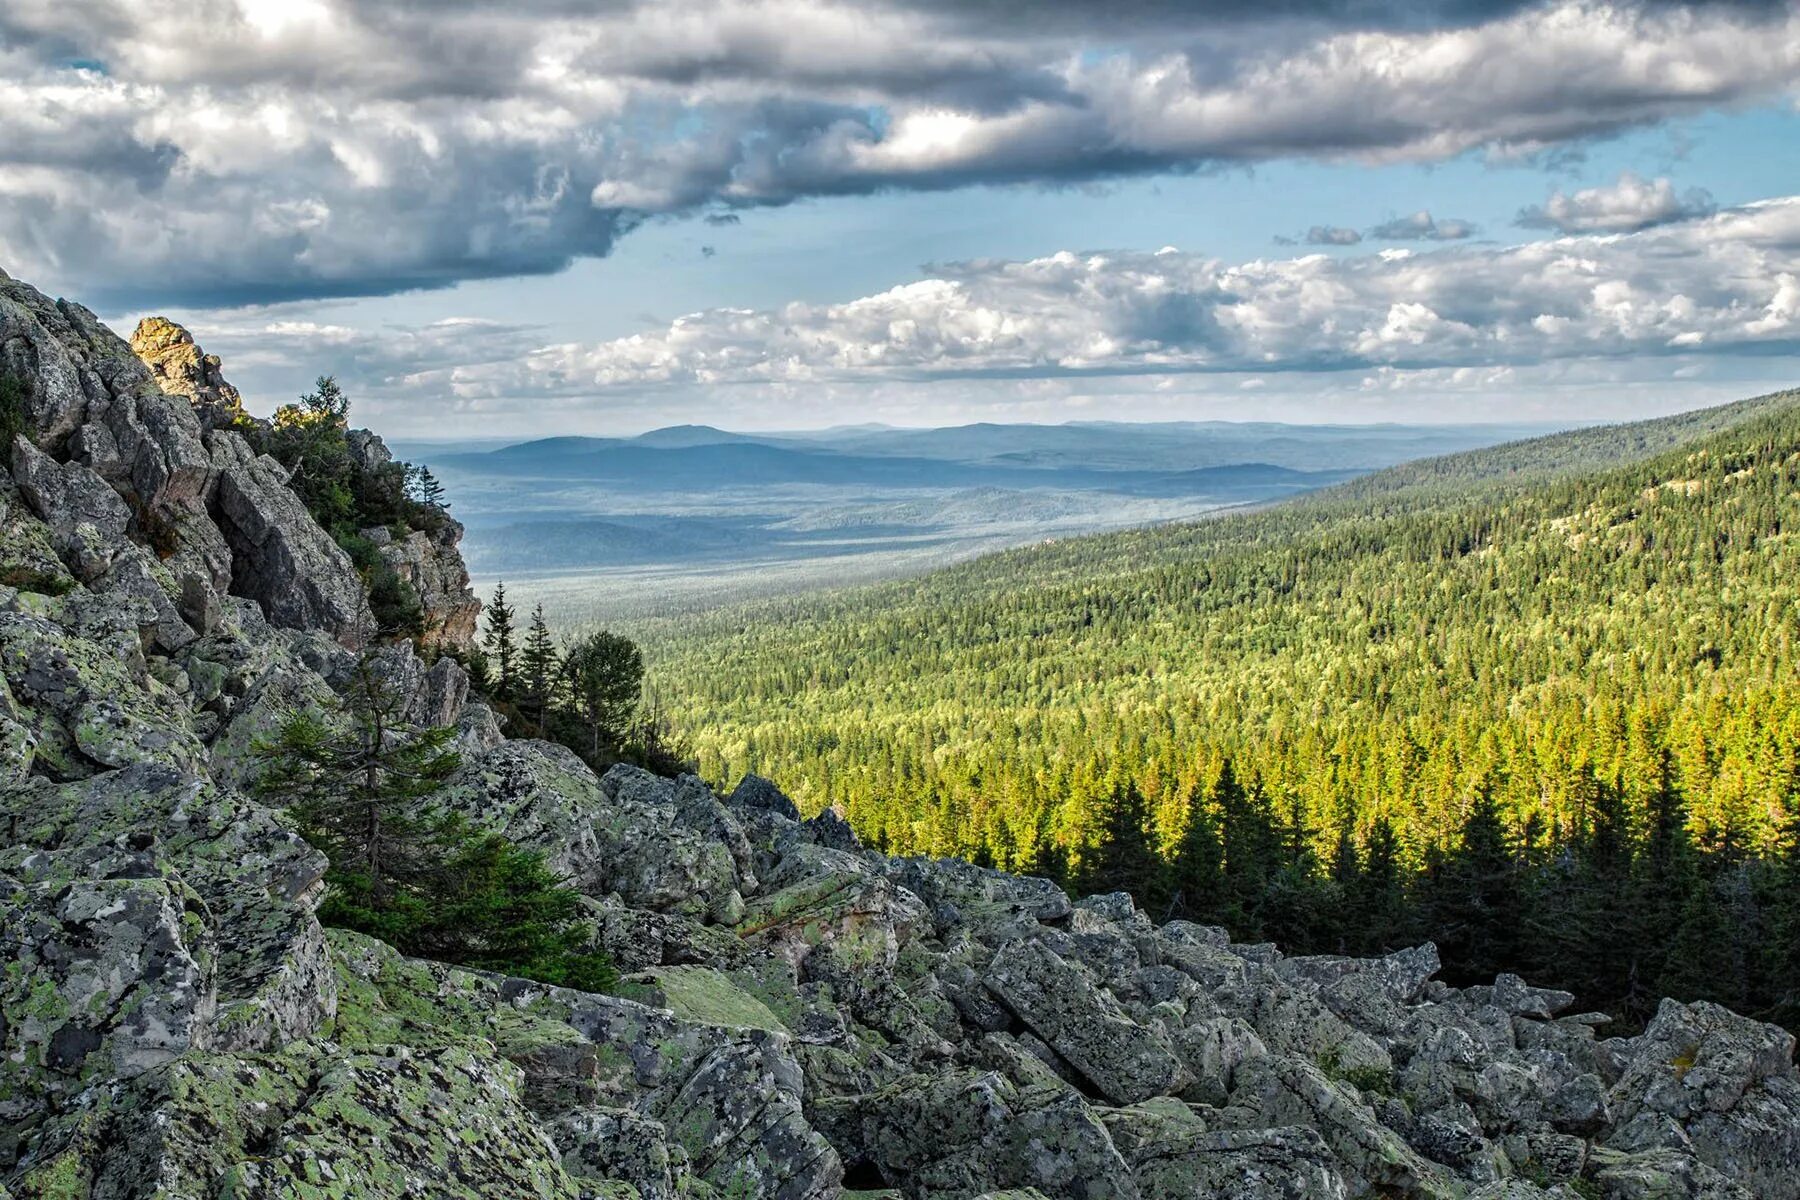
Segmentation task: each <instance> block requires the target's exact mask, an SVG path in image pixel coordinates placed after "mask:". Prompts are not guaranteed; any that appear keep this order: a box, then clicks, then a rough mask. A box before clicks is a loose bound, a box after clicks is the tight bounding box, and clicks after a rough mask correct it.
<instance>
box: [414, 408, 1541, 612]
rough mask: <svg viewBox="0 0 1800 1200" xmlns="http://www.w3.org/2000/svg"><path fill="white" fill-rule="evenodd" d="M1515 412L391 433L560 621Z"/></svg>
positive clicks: (1262, 485) (1437, 437)
mask: <svg viewBox="0 0 1800 1200" xmlns="http://www.w3.org/2000/svg"><path fill="white" fill-rule="evenodd" d="M1541 432H1544V429H1543V427H1541V426H1529V425H1466V426H1446V427H1433V426H1406V425H1368V426H1357V425H1319V426H1305V425H1279V424H1269V423H1253V422H1252V423H1232V422H1178V423H1164V424H1128V423H1112V422H1089V423H1072V424H1065V425H1003V424H978V425H969V426H961V427H956V428H945V429H899V428H889V427H868V426H857V427H848V428H842V429H834V430H824V431H810V432H804V433H785V434H784V433H775V434H740V433H732V432H728V431H725V430H720V429H714V428H711V427H707V426H680V427H672V428H667V429H659V430H654V431H652V432H650V433H646V434H641V435H638V436H636V437H631V438H587V437H558V438H549V439H543V440H539V441H534V442H526V443H522V444H518V445H512V446H504V447H499V448H494V447H491V446H473V447H472V446H464V445H458V444H454V443H452V444H435V445H434V444H431V443H413V442H405V441H400V442H396V446H395V448H396V450H397V452H399V453H400V454H402V455H403V456H404V457H407V458H410V459H412V460H414V461H418V462H423V463H426V464H428V465H429V466H430V467H431V468H432V470H433V471H434V472H435V473H436V474H437V475H438V477H439V478H441V479H442V480H443V481H444V483H445V485H446V486H447V487H448V488H449V489H450V490H451V492H452V493H453V494H454V496H455V498H456V499H455V514H456V516H457V517H458V519H459V520H461V521H462V522H463V524H464V525H465V526H466V528H467V535H466V538H465V541H464V544H463V550H464V554H465V555H466V557H467V558H468V561H469V565H470V569H471V570H472V571H473V572H474V574H475V576H476V579H477V581H478V583H479V584H482V585H484V586H491V584H492V583H493V582H495V581H498V580H505V581H506V582H507V584H508V586H509V589H510V590H511V591H512V593H513V594H514V596H515V597H517V598H518V599H519V600H521V601H522V602H524V603H526V604H527V605H531V604H535V603H537V602H539V601H541V602H543V603H544V605H545V608H546V612H547V613H548V614H549V616H550V618H551V620H552V622H553V623H554V624H556V625H559V626H562V627H565V628H567V627H575V626H582V625H588V624H604V623H608V622H619V621H630V620H634V619H638V618H644V617H654V616H667V615H671V614H674V613H680V612H692V611H699V610H703V609H705V608H708V607H711V606H715V605H719V604H724V603H737V602H741V601H743V600H746V599H752V598H757V597H766V596H778V595H784V594H791V593H795V592H802V591H811V590H818V589H821V588H828V587H833V586H842V585H845V584H852V583H872V582H878V581H880V580H884V579H891V578H897V577H902V576H909V575H916V574H919V573H922V572H924V571H927V570H930V569H932V568H934V567H940V566H944V565H948V564H951V563H956V562H961V561H965V560H967V559H971V558H974V557H976V556H978V555H981V554H984V553H988V552H991V551H995V550H1000V549H1005V548H1008V547H1011V546H1018V545H1023V544H1027V543H1031V542H1037V541H1043V540H1046V539H1057V538H1066V537H1071V536H1076V535H1080V534H1085V533H1094V532H1099V531H1103V530H1108V529H1121V528H1129V527H1135V526H1146V525H1155V524H1162V523H1167V522H1171V521H1180V520H1190V519H1193V518H1196V517H1200V516H1203V515H1206V514H1209V513H1215V512H1219V511H1224V510H1229V509H1234V508H1241V507H1246V506H1254V505H1259V504H1265V503H1268V502H1271V501H1275V500H1280V499H1283V498H1286V497H1289V496H1293V495H1297V494H1300V493H1302V492H1306V491H1309V490H1312V489H1315V488H1318V487H1322V486H1328V485H1330V484H1333V483H1337V482H1341V481H1343V480H1345V479H1348V478H1351V477H1353V476H1355V475H1357V474H1360V473H1363V472H1366V471H1370V470H1376V469H1380V468H1382V467H1386V466H1390V465H1392V464H1394V463H1397V462H1401V461H1405V460H1409V459H1416V458H1420V457H1425V456H1429V455H1435V454H1443V453H1448V452H1451V451H1455V450H1460V449H1466V448H1470V447H1474V446H1481V445H1488V444H1492V443H1495V442H1501V441H1507V440H1511V439H1513V438H1517V437H1521V436H1526V435H1528V434H1532V433H1541Z"/></svg>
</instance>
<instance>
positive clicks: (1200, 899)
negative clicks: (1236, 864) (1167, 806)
mask: <svg viewBox="0 0 1800 1200" xmlns="http://www.w3.org/2000/svg"><path fill="white" fill-rule="evenodd" d="M1223 877H1224V849H1223V847H1221V846H1220V844H1219V830H1218V826H1217V823H1216V822H1215V821H1214V820H1213V815H1212V813H1211V811H1209V809H1208V808H1207V805H1206V798H1205V795H1204V794H1203V793H1202V792H1201V790H1200V788H1199V787H1198V786H1196V787H1195V788H1194V789H1193V790H1192V791H1190V792H1189V793H1188V801H1187V824H1186V825H1185V826H1184V827H1183V829H1182V831H1181V841H1180V842H1178V843H1177V844H1176V846H1175V857H1174V861H1173V862H1172V863H1170V865H1169V884H1168V890H1169V905H1168V916H1169V917H1181V918H1184V919H1186V920H1190V921H1206V920H1210V919H1212V917H1213V916H1214V914H1215V913H1217V911H1218V908H1219V891H1220V886H1221V883H1222V880H1223Z"/></svg>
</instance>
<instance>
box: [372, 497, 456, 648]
mask: <svg viewBox="0 0 1800 1200" xmlns="http://www.w3.org/2000/svg"><path fill="white" fill-rule="evenodd" d="M462 535H463V527H462V526H461V525H459V524H457V523H456V522H455V521H452V520H451V519H450V518H448V517H445V518H443V519H442V522H441V524H440V525H439V527H438V530H437V532H436V533H431V532H428V531H426V530H423V529H415V530H413V531H412V532H410V533H408V534H407V535H406V536H405V537H398V538H397V537H395V536H394V535H393V532H392V531H391V530H389V529H387V528H385V527H381V526H378V527H376V528H374V529H365V530H363V536H364V537H366V538H368V539H369V541H371V542H373V543H374V545H375V548H376V549H377V550H379V551H380V552H381V557H382V559H383V561H385V562H386V563H387V565H388V566H390V567H392V568H393V569H394V573H395V574H397V575H398V576H400V579H401V581H402V582H404V583H405V584H406V585H407V586H408V587H410V588H411V589H412V590H413V594H414V595H416V596H418V598H419V607H420V608H421V609H423V610H424V621H423V624H422V627H421V629H420V632H419V638H418V640H419V644H420V645H422V646H429V647H434V648H439V649H445V650H456V651H467V650H468V649H469V648H470V647H471V646H473V645H474V644H475V624H476V622H477V621H478V620H480V618H481V600H480V599H479V598H478V597H477V596H476V595H475V589H474V588H472V587H470V586H469V568H468V566H467V565H466V564H465V563H464V562H463V558H462V553H461V552H460V551H459V550H458V549H457V547H458V546H459V545H460V544H461V543H462Z"/></svg>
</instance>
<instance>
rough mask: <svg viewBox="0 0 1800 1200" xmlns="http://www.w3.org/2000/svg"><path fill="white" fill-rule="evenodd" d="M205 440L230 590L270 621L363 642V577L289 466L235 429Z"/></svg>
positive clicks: (367, 628) (367, 622) (371, 621)
mask: <svg viewBox="0 0 1800 1200" xmlns="http://www.w3.org/2000/svg"><path fill="white" fill-rule="evenodd" d="M210 444H211V446H212V461H213V468H214V470H215V471H216V472H217V484H216V491H215V494H214V502H213V510H214V513H215V516H216V519H217V521H218V524H219V528H220V529H221V530H222V531H223V532H224V534H225V540H226V541H227V543H229V544H230V546H231V551H232V591H233V592H235V593H236V594H238V595H241V596H248V597H250V598H251V599H253V600H255V601H256V602H257V603H258V604H260V605H261V606H262V609H263V612H264V613H265V614H267V616H268V618H269V620H270V622H271V623H273V624H275V625H280V626H285V627H287V628H290V629H314V630H319V631H322V632H324V633H327V634H329V635H330V636H332V637H334V638H336V639H337V640H338V641H339V642H340V643H342V644H343V645H345V646H348V647H350V648H352V649H354V648H357V647H360V646H361V645H363V644H364V643H365V642H366V641H368V639H369V638H370V636H371V635H372V634H373V632H374V628H375V618H374V616H373V614H371V613H370V611H369V601H368V597H367V596H366V595H365V594H364V591H363V585H362V579H361V578H360V577H359V576H358V575H357V573H356V568H355V567H354V566H352V565H351V562H350V558H349V556H348V555H346V554H345V553H344V551H343V550H342V549H341V548H340V547H339V546H338V544H337V543H336V542H334V541H332V540H331V537H330V536H329V535H328V534H327V533H326V532H325V531H324V530H323V529H320V528H319V526H318V525H317V524H315V523H314V521H313V519H312V515H311V514H310V513H308V512H307V511H306V505H305V504H303V503H302V502H301V500H300V497H299V496H296V495H295V494H294V492H293V490H292V489H291V488H289V487H288V482H287V471H286V470H285V469H284V468H283V467H282V466H281V464H280V463H278V462H276V461H275V460H274V459H272V458H270V457H268V456H267V455H262V456H258V455H257V454H255V453H254V452H253V451H252V450H251V449H250V446H249V444H248V443H246V442H245V441H244V439H243V438H242V437H240V436H239V435H237V434H235V433H232V432H229V431H225V430H219V431H215V432H214V433H212V434H211V435H210Z"/></svg>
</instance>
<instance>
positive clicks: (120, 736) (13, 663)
mask: <svg viewBox="0 0 1800 1200" xmlns="http://www.w3.org/2000/svg"><path fill="white" fill-rule="evenodd" d="M90 595H91V594H90ZM59 605H62V606H60V607H49V606H42V607H40V613H41V614H42V615H39V613H32V612H22V611H4V610H0V675H4V676H5V678H6V680H7V683H8V684H9V685H10V688H11V691H12V694H13V696H15V697H16V698H17V700H18V702H19V703H21V704H23V705H25V706H26V707H27V708H29V709H30V710H31V711H32V713H33V714H34V719H35V720H36V722H37V724H36V726H35V730H36V733H37V735H38V738H39V765H41V766H42V767H44V768H45V770H46V771H47V773H50V774H53V775H56V776H58V777H61V778H80V777H82V776H85V775H90V774H92V773H93V772H94V771H96V770H100V769H104V768H106V767H123V766H128V765H132V764H136V763H145V762H157V763H164V764H167V765H169V766H172V767H176V768H179V769H184V770H191V769H194V768H195V767H197V766H198V765H199V764H200V763H201V761H202V760H203V759H204V757H205V752H204V750H203V749H202V748H201V746H200V743H199V740H198V739H197V738H196V737H195V736H194V733H193V730H192V727H191V724H190V722H189V719H188V715H187V708H186V705H185V703H184V702H183V700H182V698H181V697H180V695H179V694H177V693H176V692H174V691H173V690H172V689H171V688H170V687H169V686H168V685H167V684H165V683H163V682H161V681H160V680H158V679H157V678H155V676H153V675H152V674H151V673H150V672H149V670H148V667H147V664H146V662H145V660H144V656H143V651H142V648H141V645H140V642H139V638H138V632H137V620H136V618H135V617H134V616H129V615H128V616H127V617H126V618H125V619H124V621H123V622H122V625H123V627H121V625H120V624H118V623H110V622H108V621H106V620H105V619H104V617H103V616H102V614H100V613H97V612H95V611H94V610H93V609H88V610H87V612H86V614H85V615H86V616H87V617H89V618H92V619H93V623H91V624H90V625H89V626H88V628H87V629H86V630H85V631H84V632H85V636H83V635H82V634H80V633H77V632H76V631H75V630H72V629H71V628H69V626H68V625H65V624H63V623H62V622H61V621H58V620H55V619H52V614H54V615H56V616H62V617H64V618H65V619H67V620H69V622H70V624H77V623H78V618H79V615H80V614H74V615H72V614H71V613H70V611H69V610H68V609H67V607H66V602H59ZM112 611H116V610H112Z"/></svg>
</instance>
